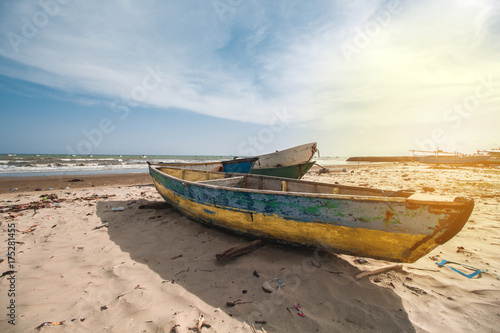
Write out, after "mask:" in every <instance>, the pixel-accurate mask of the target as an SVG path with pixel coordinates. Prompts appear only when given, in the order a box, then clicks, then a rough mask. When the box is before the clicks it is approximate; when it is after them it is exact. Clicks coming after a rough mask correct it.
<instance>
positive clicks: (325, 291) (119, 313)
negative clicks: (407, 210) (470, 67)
mask: <svg viewBox="0 0 500 333" xmlns="http://www.w3.org/2000/svg"><path fill="white" fill-rule="evenodd" d="M344 167H345V168H347V171H345V172H344V171H339V170H341V169H342V168H344ZM332 169H334V170H337V171H335V172H331V173H323V174H319V173H318V172H317V171H318V168H315V169H313V170H312V171H310V172H309V173H308V174H307V175H306V176H305V177H304V179H306V180H314V181H321V182H329V183H334V182H338V183H340V184H345V185H362V186H369V187H374V188H382V189H389V190H399V189H414V190H416V191H417V192H424V190H425V191H432V192H433V193H434V194H442V195H446V194H452V195H460V196H467V197H472V198H474V200H475V208H474V211H473V213H472V215H471V217H470V219H469V221H468V222H467V224H466V225H465V227H464V228H463V229H462V231H461V232H460V233H459V234H458V235H457V236H455V237H454V238H453V239H451V240H450V241H449V242H447V243H446V244H444V245H442V246H440V247H438V248H436V249H435V250H433V251H432V252H431V253H429V254H428V255H426V256H425V257H423V258H421V259H419V260H418V261H417V262H416V263H413V264H404V265H403V269H402V270H395V271H390V272H387V273H382V274H379V275H375V276H370V277H365V278H362V279H359V280H358V279H356V278H355V276H356V275H357V274H359V273H360V272H362V271H366V270H372V269H375V268H379V267H384V266H387V265H392V264H393V263H389V262H384V261H380V260H374V259H370V258H364V259H365V260H358V259H359V258H356V257H353V256H348V255H342V254H334V253H325V252H322V251H317V250H314V249H306V248H297V247H287V246H280V245H276V244H266V245H265V246H263V247H262V248H260V249H259V250H257V251H254V252H252V253H249V254H246V255H243V256H240V257H237V258H234V259H231V260H228V261H224V262H217V261H216V258H215V254H217V253H219V252H221V251H224V250H226V249H228V248H231V247H234V246H238V245H241V244H244V243H246V242H249V241H251V239H246V238H243V237H240V236H237V235H234V234H231V233H228V232H225V231H222V230H218V229H214V228H210V227H208V226H205V225H202V224H200V223H197V222H194V221H192V220H190V219H189V218H186V217H184V216H182V215H181V214H179V213H178V212H177V211H175V210H174V209H172V208H171V207H169V206H168V205H167V204H166V203H165V202H164V201H163V199H162V198H161V197H160V196H159V194H158V193H157V191H156V189H155V188H154V187H153V185H152V180H151V178H150V176H149V175H148V174H128V175H125V174H121V175H120V174H114V175H105V176H64V177H63V176H61V177H43V178H20V177H14V178H0V207H2V209H1V211H2V213H0V214H1V217H2V218H1V226H0V228H1V231H2V232H1V234H0V239H1V244H2V245H1V248H0V256H3V255H4V254H7V253H8V252H10V250H9V248H8V245H9V240H10V241H12V242H13V243H12V244H14V245H13V247H15V249H14V251H13V252H14V255H13V257H14V260H9V259H8V258H7V256H5V257H3V258H2V259H5V260H3V262H2V263H0V273H7V274H5V276H3V277H2V278H0V308H1V309H2V310H0V311H1V312H2V316H1V317H0V331H1V332H37V331H42V332H43V331H46V332H49V331H50V332H193V331H196V326H197V324H198V321H199V318H200V316H201V315H202V316H203V318H204V321H205V323H207V324H208V325H206V326H204V327H202V328H201V332H207V333H208V332H252V331H253V328H252V327H251V326H252V325H254V326H255V329H256V331H257V332H340V331H342V332H373V331H383V332H440V331H453V332H464V331H473V332H495V331H498V323H499V322H500V310H499V306H500V281H499V278H500V257H499V256H498V250H499V248H500V208H499V207H500V205H499V203H500V169H498V168H493V167H490V168H486V167H465V166H457V167H451V166H441V167H438V166H431V165H425V164H419V163H416V162H405V163H385V164H370V165H358V166H352V165H351V166H333V167H332ZM76 179H78V180H79V181H75V180H76ZM14 188H17V190H9V189H14ZM49 188H52V190H49ZM29 204H31V206H28V207H21V206H19V205H29ZM16 206H17V207H18V208H17V209H16V208H15V207H16ZM9 229H15V230H17V231H16V232H14V233H13V235H9V234H10V233H9ZM9 237H10V239H9ZM444 259H445V260H448V261H454V262H459V263H462V264H466V265H469V266H472V267H474V268H477V269H481V270H482V271H483V273H481V274H479V275H476V276H475V277H473V278H467V277H465V276H463V275H461V274H459V273H457V272H456V271H453V270H451V269H449V268H448V267H442V268H440V267H438V265H437V264H436V262H439V261H441V260H444ZM9 261H10V262H9ZM10 265H12V266H10ZM454 267H455V268H457V269H459V270H462V271H464V272H466V273H467V274H469V273H472V272H473V270H469V269H467V268H464V267H462V266H454ZM9 271H14V272H10V273H8V272H9ZM12 277H14V278H12ZM276 278H280V279H281V280H282V281H283V283H284V285H283V287H282V288H281V289H279V290H278V291H277V292H275V293H267V292H265V291H264V290H263V289H262V285H263V283H264V282H265V281H270V280H273V279H276ZM273 283H276V280H274V281H273ZM14 294H15V295H14ZM228 302H229V305H228ZM11 304H14V305H15V306H14V307H12V306H11ZM230 305H232V306H230ZM9 306H10V309H8V307H9ZM12 309H13V310H12ZM9 314H11V315H12V316H11V317H9V316H8V315H9ZM12 320H14V322H15V325H12V324H11V323H9V321H12ZM59 322H61V325H57V326H55V325H53V324H58V323H59ZM43 323H47V324H46V325H45V326H41V325H42V324H43ZM208 326H210V327H208ZM37 327H38V329H37Z"/></svg>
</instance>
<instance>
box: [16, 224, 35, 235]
mask: <svg viewBox="0 0 500 333" xmlns="http://www.w3.org/2000/svg"><path fill="white" fill-rule="evenodd" d="M39 225H40V224H39V223H38V224H33V225H32V226H31V227H29V229H27V230H24V231H21V233H23V234H27V233H28V232H32V231H33V230H35V229H36V227H38V226H39Z"/></svg>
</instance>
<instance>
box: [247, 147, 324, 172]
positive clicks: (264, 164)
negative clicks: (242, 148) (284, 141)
mask: <svg viewBox="0 0 500 333" xmlns="http://www.w3.org/2000/svg"><path fill="white" fill-rule="evenodd" d="M317 151H318V150H317V148H316V142H312V143H307V144H304V145H300V146H296V147H292V148H288V149H285V150H280V151H278V150H277V151H276V152H274V153H269V154H264V155H259V156H255V157H258V158H259V160H258V161H257V162H256V163H255V165H254V167H253V168H254V169H266V168H278V167H286V166H291V165H298V164H302V163H306V162H309V161H310V160H311V159H312V157H313V156H314V153H316V152H317Z"/></svg>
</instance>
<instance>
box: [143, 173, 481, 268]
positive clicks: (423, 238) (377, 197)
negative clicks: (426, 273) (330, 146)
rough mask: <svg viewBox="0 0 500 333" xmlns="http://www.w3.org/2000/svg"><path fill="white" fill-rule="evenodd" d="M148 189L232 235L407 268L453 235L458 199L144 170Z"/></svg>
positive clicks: (460, 220)
mask: <svg viewBox="0 0 500 333" xmlns="http://www.w3.org/2000/svg"><path fill="white" fill-rule="evenodd" d="M149 172H150V174H151V176H152V177H153V180H154V184H155V186H156V189H157V190H158V192H159V193H160V194H161V196H162V197H163V198H164V199H165V200H166V201H167V202H168V203H170V204H171V205H172V206H173V207H174V208H176V209H178V210H179V211H180V212H181V213H183V214H185V215H187V216H189V217H190V218H192V219H194V220H197V221H200V222H203V223H207V224H209V225H213V226H217V227H221V228H225V229H229V230H232V231H234V232H237V233H240V234H246V235H251V236H254V237H259V238H264V239H272V240H276V241H279V242H284V243H289V244H299V245H306V246H313V247H320V248H324V249H326V250H331V251H336V252H341V253H347V254H352V255H357V256H366V257H372V258H377V259H384V260H390V261H397V262H414V261H415V260H417V259H418V258H420V257H422V256H424V255H425V254H427V253H428V252H429V251H431V250H432V249H433V248H435V247H436V246H438V245H440V244H443V243H445V242H446V241H448V240H449V239H450V238H452V237H453V236H454V235H455V234H457V233H458V232H459V231H460V230H461V229H462V227H463V226H464V224H465V223H466V221H467V219H468V218H469V216H470V214H471V212H472V209H473V207H474V201H473V200H472V199H469V198H462V197H436V196H427V195H424V194H415V193H412V191H410V192H408V191H396V192H395V191H384V190H378V189H370V188H364V187H353V186H342V185H336V184H324V183H318V182H309V181H303V180H295V179H283V178H279V177H269V176H259V175H251V174H231V173H215V172H207V171H197V170H189V169H182V168H174V167H166V166H164V165H149Z"/></svg>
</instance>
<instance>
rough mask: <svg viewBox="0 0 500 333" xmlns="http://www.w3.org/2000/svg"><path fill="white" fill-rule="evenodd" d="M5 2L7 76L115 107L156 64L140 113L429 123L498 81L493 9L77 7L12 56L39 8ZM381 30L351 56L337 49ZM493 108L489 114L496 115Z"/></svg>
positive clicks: (458, 5)
mask: <svg viewBox="0 0 500 333" xmlns="http://www.w3.org/2000/svg"><path fill="white" fill-rule="evenodd" d="M393 4H396V5H397V6H396V7H398V8H400V9H401V10H400V11H397V12H394V13H392V14H391V15H390V17H389V19H388V21H387V17H386V16H383V15H384V13H386V12H390V8H391V7H390V6H391V5H393ZM1 6H2V7H3V8H2V11H1V12H2V14H0V22H2V23H0V30H1V32H2V33H3V35H4V38H3V39H2V41H1V45H0V46H1V49H0V55H1V56H3V57H4V58H6V59H10V60H11V61H14V62H15V63H17V64H21V65H22V66H19V65H17V66H15V67H12V66H10V67H9V65H5V64H4V65H2V66H0V73H1V74H3V75H7V76H11V77H15V78H19V79H22V80H27V81H31V82H36V83H39V84H43V85H47V86H51V87H55V88H58V89H62V90H69V91H75V92H78V93H80V94H85V93H87V94H91V95H98V96H100V97H102V96H104V97H108V98H110V99H116V98H120V96H122V95H123V94H130V92H131V90H132V89H133V88H134V87H135V86H137V85H141V84H142V82H143V80H144V76H145V75H147V71H146V67H148V66H149V67H151V68H154V67H156V66H157V65H158V66H159V67H160V68H161V70H162V71H163V72H165V79H164V81H163V82H162V84H161V85H160V86H159V87H158V88H157V89H154V90H152V91H150V92H148V96H147V98H146V99H145V100H144V101H143V102H142V103H144V104H145V105H152V106H155V107H160V108H168V107H178V108H183V109H188V110H192V111H194V112H198V113H202V114H207V115H212V116H216V117H220V118H226V119H233V120H240V121H246V122H254V123H261V124H266V123H267V122H268V121H269V119H270V117H272V115H273V114H272V112H271V110H273V109H277V108H281V107H283V106H285V107H287V109H288V110H289V111H290V112H292V113H294V114H295V115H296V117H295V118H294V121H295V122H296V123H297V124H301V123H302V124H307V125H308V126H315V127H316V128H320V129H326V130H328V129H335V128H340V127H359V128H377V127H378V126H390V125H395V126H399V125H402V126H410V125H411V124H414V123H424V124H425V123H433V122H438V121H442V115H443V113H444V112H445V110H446V109H447V108H448V107H450V106H451V105H453V103H455V102H456V101H461V100H463V98H465V97H466V96H467V95H468V94H470V93H471V92H473V90H474V88H475V86H476V85H477V83H478V80H479V79H480V78H481V77H485V76H487V75H489V74H493V75H494V76H495V78H497V79H498V80H500V65H498V62H497V59H498V58H499V53H500V50H499V48H498V46H495V45H496V44H497V43H494V41H497V42H498V34H499V30H500V29H499V28H498V27H499V25H498V21H495V20H498V19H497V18H496V17H498V12H499V6H498V4H496V3H495V2H494V1H486V0H484V1H481V2H477V1H469V2H457V1H440V2H436V1H430V0H428V1H421V2H419V3H418V4H415V3H413V2H409V1H400V2H398V1H388V2H382V1H379V2H372V1H355V2H350V3H348V4H342V3H340V4H339V3H337V4H334V3H331V2H328V1H325V2H322V3H317V4H315V5H314V6H312V5H307V4H295V5H293V6H292V5H288V3H285V2H277V3H272V4H271V3H267V2H249V3H246V2H242V3H240V4H239V5H238V6H236V7H235V8H234V11H231V12H228V13H226V14H227V15H232V16H231V19H230V20H224V21H222V20H220V18H219V15H218V13H217V11H216V10H215V9H214V7H213V5H212V3H211V2H207V3H200V2H169V3H167V2H141V3H137V2H132V1H129V2H128V1H115V2H104V3H102V2H76V1H75V2H73V1H72V2H69V3H68V4H67V5H64V6H63V5H60V6H59V7H60V8H59V12H58V13H57V14H55V15H53V16H48V22H47V24H46V25H44V26H43V27H39V28H38V32H37V33H36V36H34V37H32V38H26V42H25V43H24V42H23V43H20V44H19V45H17V46H18V48H19V52H17V53H16V52H12V45H11V43H10V42H9V39H8V38H7V37H6V36H7V35H8V33H9V32H14V33H16V34H17V35H18V36H22V35H23V33H22V28H23V24H24V23H23V18H27V19H28V20H29V21H33V15H36V14H37V13H39V12H41V11H42V9H41V8H40V7H39V6H38V5H36V3H26V2H11V3H8V4H5V3H3V4H2V5H1ZM384 11H385V12H384ZM42 12H43V11H42ZM384 20H386V21H384ZM374 22H375V23H374ZM377 22H378V24H379V25H380V27H379V29H378V30H376V33H372V35H373V37H371V38H370V41H369V44H368V45H366V46H363V47H357V52H356V53H354V54H352V55H351V56H350V57H349V58H350V61H347V59H346V56H345V52H343V49H342V48H341V45H343V44H345V43H350V44H351V45H354V46H356V44H355V43H356V38H357V37H356V36H357V34H358V33H359V31H364V29H365V28H366V27H369V26H370V24H371V27H372V29H373V28H374V27H375V28H376V26H375V25H374V24H376V23H377ZM380 22H382V23H380ZM358 38H359V36H358ZM492 101H493V102H492V103H489V104H487V105H488V107H487V108H486V109H485V111H484V112H485V113H487V114H489V115H491V117H496V120H498V115H497V113H493V112H492V111H491V110H493V109H494V108H495V107H496V108H498V99H496V100H492Z"/></svg>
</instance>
